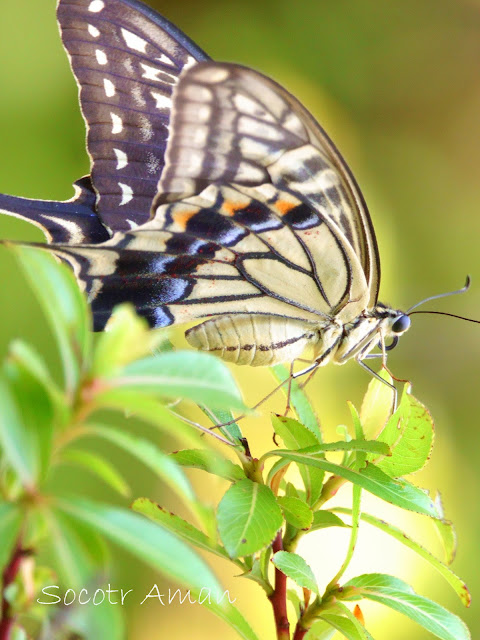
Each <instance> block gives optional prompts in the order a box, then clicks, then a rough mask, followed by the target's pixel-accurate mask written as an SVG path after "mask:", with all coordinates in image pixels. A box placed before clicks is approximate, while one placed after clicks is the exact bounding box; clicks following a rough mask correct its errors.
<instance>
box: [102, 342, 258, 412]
mask: <svg viewBox="0 0 480 640" xmlns="http://www.w3.org/2000/svg"><path fill="white" fill-rule="evenodd" d="M108 380H109V384H110V385H111V386H112V387H114V388H117V389H118V388H121V389H129V390H137V391H144V392H147V393H150V394H154V395H158V396H161V397H163V398H185V399H188V400H193V401H194V402H197V403H200V404H206V405H208V406H212V407H215V408H217V409H240V410H244V409H247V407H245V405H244V404H243V402H242V398H241V395H240V391H239V390H238V387H237V385H236V384H235V380H234V379H233V376H232V374H231V373H230V371H229V369H228V368H227V366H226V365H225V364H224V363H223V362H222V361H221V360H220V359H219V358H216V357H215V356H212V355H210V354H209V353H201V352H196V351H176V352H173V353H168V352H167V353H161V354H160V355H157V356H150V357H148V358H143V359H142V360H137V361H136V362H132V363H131V364H128V365H127V366H126V367H125V368H124V369H123V371H122V372H121V374H120V375H118V376H114V377H111V378H109V379H108Z"/></svg>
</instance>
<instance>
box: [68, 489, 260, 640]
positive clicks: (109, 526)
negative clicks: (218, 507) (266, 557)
mask: <svg viewBox="0 0 480 640" xmlns="http://www.w3.org/2000/svg"><path fill="white" fill-rule="evenodd" d="M59 506H60V507H61V509H62V510H64V511H65V512H66V513H68V514H70V515H71V516H72V517H74V518H75V519H76V520H78V521H79V522H81V523H85V524H88V525H90V526H92V527H94V528H95V529H96V530H97V531H99V532H100V533H102V534H103V535H104V536H105V537H107V538H109V539H110V540H111V541H112V542H115V543H116V544H118V545H119V546H121V547H123V548H124V549H126V550H128V551H130V552H131V553H133V554H134V555H135V556H136V557H137V558H139V559H141V560H143V561H144V562H145V563H146V564H148V566H149V567H153V568H154V569H156V570H158V571H161V572H162V573H163V574H165V575H167V576H169V577H171V578H173V579H174V580H176V581H178V582H180V583H181V584H183V585H185V586H187V588H190V589H191V590H192V591H193V594H194V595H195V596H196V597H201V599H202V604H203V606H204V607H206V608H207V609H208V610H210V611H212V612H213V613H214V614H215V615H217V616H218V617H219V618H221V619H222V620H224V621H225V622H226V623H227V624H229V625H230V626H231V627H232V628H233V629H235V630H236V631H237V633H238V634H239V635H240V636H241V637H242V638H244V639H245V640H258V638H257V636H256V635H255V633H254V632H253V631H252V629H251V628H250V626H249V624H248V623H247V622H246V620H245V618H244V617H243V616H242V614H241V613H240V612H239V611H238V609H236V608H235V607H234V606H233V605H232V604H230V602H229V601H228V595H227V594H226V592H225V591H223V590H222V588H221V587H220V585H219V583H218V581H217V579H216V578H215V576H214V575H213V573H212V572H211V570H210V568H209V567H208V566H207V565H206V564H205V563H204V561H203V560H202V559H201V558H200V557H199V556H198V555H197V554H196V553H195V552H194V551H192V549H191V548H190V547H189V546H187V545H186V544H185V543H184V542H182V541H181V540H179V539H178V538H177V537H176V536H174V535H172V534H171V533H170V532H169V531H166V530H164V529H163V528H161V527H159V526H158V524H155V523H154V522H150V521H149V520H147V519H146V518H144V517H142V516H140V515H138V514H136V513H132V512H130V511H126V510H124V509H119V508H116V507H110V506H108V505H102V504H99V503H95V502H91V501H87V500H82V499H78V498H70V499H68V500H62V501H61V502H60V503H59ZM102 637H103V636H102Z"/></svg>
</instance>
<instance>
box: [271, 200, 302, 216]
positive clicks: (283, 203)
mask: <svg viewBox="0 0 480 640" xmlns="http://www.w3.org/2000/svg"><path fill="white" fill-rule="evenodd" d="M296 206H297V205H296V204H294V203H293V202H289V201H288V200H277V201H276V202H275V208H276V209H277V210H278V211H279V212H280V215H281V216H284V215H285V214H286V213H288V212H289V211H291V210H292V209H295V207H296Z"/></svg>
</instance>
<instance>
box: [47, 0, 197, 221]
mask: <svg viewBox="0 0 480 640" xmlns="http://www.w3.org/2000/svg"><path fill="white" fill-rule="evenodd" d="M57 18H58V22H59V25H60V30H61V36H62V41H63V44H64V46H65V49H66V50H67V53H68V56H69V59H70V63H71V66H72V70H73V73H74V75H75V78H76V80H77V83H78V86H79V97H80V105H81V109H82V113H83V116H84V119H85V122H86V126H87V149H88V153H89V155H90V158H91V179H92V183H93V186H94V188H95V191H96V192H97V194H98V195H97V203H96V209H97V212H98V214H99V216H100V218H101V220H102V221H103V222H104V223H105V224H106V225H107V226H108V227H109V228H110V229H112V230H113V231H118V230H126V229H130V228H132V226H136V225H140V224H142V223H144V222H146V221H147V220H148V219H149V215H150V209H151V205H152V201H153V198H154V196H155V194H156V191H157V184H158V179H159V177H160V173H161V171H162V168H163V164H164V153H165V147H166V142H167V137H168V125H169V120H170V107H171V97H172V90H173V87H174V86H175V84H176V82H177V80H178V77H179V75H180V73H181V71H182V69H184V68H185V67H186V66H188V65H192V64H195V63H196V62H197V61H198V60H206V59H207V55H206V54H205V53H204V52H203V51H202V50H201V49H200V48H199V47H197V46H196V45H195V44H194V43H193V42H191V41H190V40H189V39H188V38H187V37H186V36H185V35H184V34H183V33H181V32H180V31H179V30H178V29H177V28H176V27H174V26H173V25H172V24H171V23H170V22H168V20H166V19H165V18H162V17H161V16H159V15H158V14H157V13H156V12H154V11H152V10H151V9H149V8H148V7H146V6H145V5H144V4H142V3H140V2H136V1H135V0H106V1H105V2H104V1H103V0H60V2H59V4H58V9H57Z"/></svg>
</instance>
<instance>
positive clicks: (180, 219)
mask: <svg viewBox="0 0 480 640" xmlns="http://www.w3.org/2000/svg"><path fill="white" fill-rule="evenodd" d="M197 213H198V211H197V210H195V209H194V210H193V211H192V210H191V209H190V210H188V211H174V212H173V214H172V218H173V220H174V222H175V223H176V224H178V226H179V227H180V228H181V229H182V231H185V229H186V228H187V224H188V221H189V220H190V218H193V216H194V215H196V214H197Z"/></svg>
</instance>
